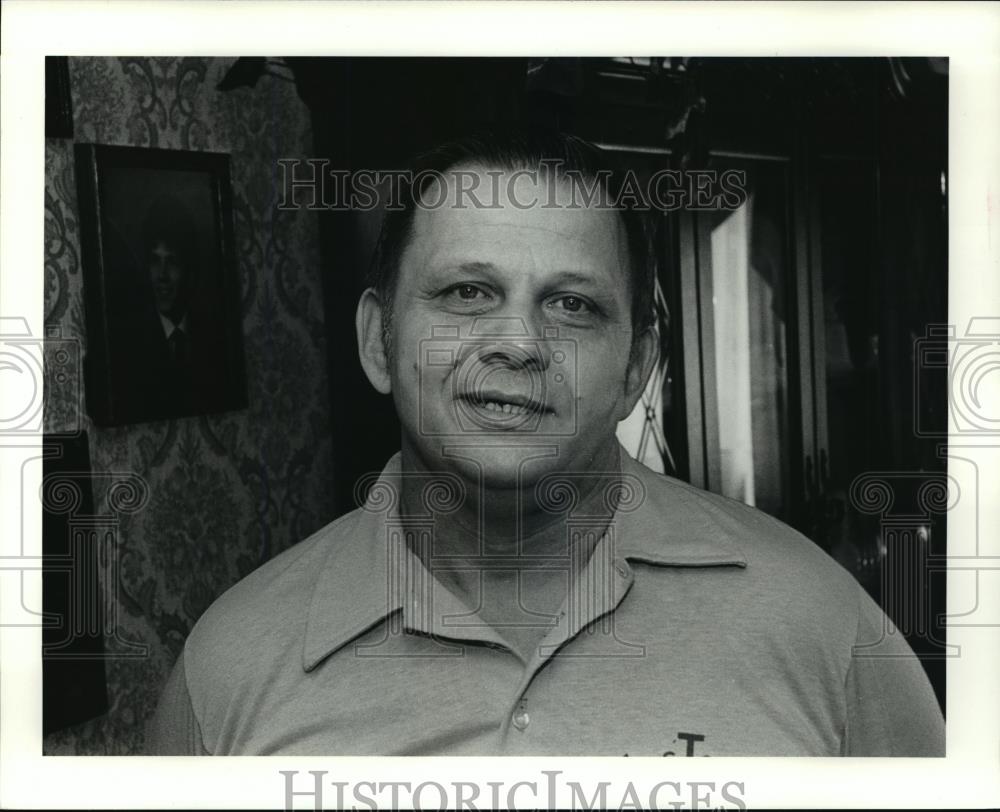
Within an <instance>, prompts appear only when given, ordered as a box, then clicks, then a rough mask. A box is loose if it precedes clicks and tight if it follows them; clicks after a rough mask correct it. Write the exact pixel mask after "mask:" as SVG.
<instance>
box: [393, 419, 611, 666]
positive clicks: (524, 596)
mask: <svg viewBox="0 0 1000 812" xmlns="http://www.w3.org/2000/svg"><path fill="white" fill-rule="evenodd" d="M525 453H526V454H530V453H531V452H530V451H528V450H526V452H525ZM535 453H536V454H537V452H535ZM463 470H465V469H463ZM402 474H403V475H402V477H401V479H400V485H401V494H400V501H399V513H400V519H401V520H402V522H403V524H404V526H405V525H406V523H407V518H408V517H409V518H412V519H413V520H414V531H415V532H414V533H413V534H408V535H412V537H413V538H414V539H417V538H426V533H425V529H426V527H427V521H428V519H429V518H430V516H429V513H428V507H427V506H428V501H429V500H428V498H427V494H428V492H429V491H428V487H434V485H435V484H437V485H440V486H441V491H440V492H445V491H449V490H450V491H451V492H455V491H457V492H459V493H464V497H463V498H461V499H458V500H456V502H457V503H458V504H457V507H456V505H455V504H450V505H447V507H446V508H445V509H442V510H439V511H436V512H433V530H432V532H431V544H430V545H429V547H428V546H427V545H426V544H419V545H412V544H411V549H412V551H413V552H414V553H415V554H416V555H417V556H418V557H419V558H420V559H421V561H422V562H423V564H424V566H425V567H426V568H427V569H428V570H429V571H430V572H432V573H433V574H434V577H435V578H436V579H437V580H438V581H440V582H441V583H443V584H444V585H445V586H447V587H448V588H449V589H451V590H452V591H453V592H455V593H456V594H457V595H459V596H460V597H462V598H463V599H465V600H466V601H467V602H468V603H469V604H470V605H471V606H479V610H478V611H479V613H480V615H481V616H482V617H483V618H484V619H485V620H486V622H488V623H489V624H490V625H493V626H495V627H496V628H497V630H498V631H499V632H500V633H501V634H502V635H505V629H506V630H507V632H509V631H510V629H511V627H512V625H514V626H516V625H517V622H518V618H519V617H520V616H521V608H520V607H521V606H522V604H523V601H527V602H528V604H529V605H531V606H533V607H536V608H538V609H539V610H540V611H544V612H553V613H554V612H555V611H557V610H558V608H559V606H560V605H561V604H562V602H563V600H564V599H565V596H566V590H567V588H568V586H569V583H570V582H571V581H572V579H573V578H575V576H576V575H577V574H578V572H579V571H580V570H581V569H582V568H583V567H584V566H585V565H586V564H587V562H588V561H589V560H590V556H591V554H592V552H593V550H594V547H595V546H596V544H597V543H598V541H599V540H600V538H601V536H602V535H603V532H604V530H605V529H606V527H607V525H608V524H610V522H611V520H612V518H613V515H614V511H615V507H616V500H615V498H614V497H615V494H616V493H617V488H616V485H617V484H618V483H619V482H620V479H621V449H620V446H619V445H618V443H617V440H615V438H614V437H612V438H611V442H610V443H609V444H608V446H607V447H606V448H604V449H603V450H602V452H601V453H600V454H598V455H595V458H594V460H593V461H591V463H590V464H589V466H588V468H587V470H572V471H558V470H556V472H555V473H551V468H550V473H549V474H548V476H545V477H542V478H539V477H537V476H534V477H531V478H530V479H528V478H526V481H525V483H524V485H523V486H522V487H519V488H489V487H483V486H482V483H481V482H479V481H473V480H472V478H470V477H466V478H463V479H462V481H461V483H462V487H460V488H455V487H454V484H455V482H454V474H453V473H448V474H444V473H437V474H435V473H434V472H432V471H429V470H428V467H427V466H425V465H421V464H420V461H419V459H416V458H415V455H413V454H408V453H407V450H406V448H405V444H404V453H403V455H402ZM449 480H451V482H450V484H449ZM581 516H585V517H586V523H587V525H588V528H589V529H590V530H591V531H590V532H587V533H582V534H579V533H578V534H575V536H573V537H572V538H571V529H572V523H571V522H570V520H571V519H573V518H576V517H581ZM567 575H568V576H569V578H567ZM483 590H486V593H488V597H484V593H483ZM506 636H508V637H509V638H510V639H513V640H514V641H515V643H514V645H515V649H519V648H524V645H525V642H524V640H521V639H519V638H517V637H516V636H514V637H511V635H510V634H506ZM529 642H530V643H531V644H533V643H534V642H537V641H535V640H530V641H529ZM529 648H530V646H529Z"/></svg>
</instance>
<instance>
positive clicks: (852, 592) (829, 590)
mask: <svg viewBox="0 0 1000 812" xmlns="http://www.w3.org/2000/svg"><path fill="white" fill-rule="evenodd" d="M626 471H629V472H631V473H633V474H635V475H636V476H637V478H638V479H639V480H640V481H641V483H642V487H643V494H642V496H643V500H644V502H643V505H642V507H641V510H642V511H643V512H644V513H645V514H646V516H645V518H646V521H645V522H644V525H645V526H646V527H648V528H649V530H650V532H651V534H652V535H653V536H654V538H653V539H652V541H651V543H653V544H657V543H658V544H659V545H660V546H661V547H662V548H663V549H664V550H669V548H670V547H671V546H672V545H689V546H690V547H691V548H692V549H699V548H701V549H704V550H706V551H715V552H716V553H717V555H718V556H719V560H720V563H722V562H723V561H725V560H726V559H727V557H728V559H729V560H731V562H732V563H733V564H739V565H740V566H741V567H742V576H743V579H744V581H747V582H756V583H766V584H767V586H768V589H770V590H772V591H774V592H788V593H794V594H796V595H799V596H801V595H811V599H814V600H815V599H820V598H822V597H824V596H825V597H826V598H827V599H829V600H832V601H835V602H836V603H838V604H840V605H841V606H843V607H844V608H845V609H846V608H848V607H850V608H856V606H857V601H858V589H859V586H858V583H857V581H856V580H855V579H854V577H853V576H852V575H851V574H850V573H849V572H848V571H847V570H846V569H844V568H843V567H842V566H841V565H840V564H839V563H838V562H837V561H836V560H835V559H833V558H832V557H831V556H830V555H829V554H827V553H826V552H825V551H824V550H823V549H822V548H821V547H820V546H819V545H818V544H816V543H815V542H814V541H812V540H811V539H809V538H808V537H806V536H805V535H803V534H802V533H800V532H799V531H798V530H796V529H794V528H793V527H791V526H789V525H788V524H786V523H784V522H783V521H780V520H779V519H777V518H775V517H774V516H771V515H770V514H768V513H766V512H764V511H763V510H760V509H759V508H756V507H753V506H750V505H747V504H744V503H743V502H739V501H737V500H735V499H731V498H728V497H725V496H721V495H720V494H716V493H712V492H710V491H705V490H702V489H700V488H697V487H695V486H693V485H690V484H688V483H686V482H682V481H681V480H678V479H675V478H673V477H670V476H666V475H664V474H660V473H657V472H654V471H651V470H650V469H649V468H646V467H645V466H643V465H641V463H638V462H635V461H634V460H633V461H631V464H630V465H628V466H626Z"/></svg>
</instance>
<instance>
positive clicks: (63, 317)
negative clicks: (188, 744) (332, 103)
mask: <svg viewBox="0 0 1000 812" xmlns="http://www.w3.org/2000/svg"><path fill="white" fill-rule="evenodd" d="M232 62H233V60H232V59H205V58H159V57H157V58H131V57H129V58H113V59H112V58H73V59H71V60H70V77H71V86H72V98H73V108H74V128H75V139H76V140H77V141H80V142H94V143H100V144H119V145H131V146H140V147H151V148H170V149H184V150H198V151H203V150H207V151H213V152H227V153H230V154H231V155H232V184H233V198H234V219H235V228H236V243H237V250H238V263H239V274H240V285H241V295H242V314H243V333H244V342H245V343H244V349H245V355H246V364H247V382H248V389H249V407H248V408H247V409H246V410H242V411H238V412H229V413H225V414H220V415H212V416H201V417H195V418H185V419H176V420H170V421H165V422H154V423H142V424H135V425H130V426H124V427H120V428H112V429H108V428H97V427H95V426H93V425H92V424H90V422H89V421H88V420H87V419H86V416H85V415H84V416H83V428H85V429H86V430H87V431H88V432H89V435H90V454H91V463H92V467H93V470H94V471H95V472H134V473H135V474H138V475H140V476H142V477H143V478H144V479H145V480H146V482H147V483H148V486H149V500H148V502H147V503H146V505H145V506H144V507H143V508H142V509H141V510H139V511H138V512H136V513H134V514H132V515H123V516H122V517H121V519H120V524H119V528H120V529H119V534H118V542H117V543H118V554H119V561H120V569H119V577H118V583H117V585H116V586H117V596H116V598H115V600H116V602H117V607H118V615H119V628H120V631H119V634H118V636H119V637H120V638H121V639H124V640H126V641H128V642H129V643H136V644H141V645H145V646H148V652H149V656H147V657H138V658H134V657H133V658H128V657H118V658H114V657H112V658H111V659H109V660H108V662H107V678H108V693H109V701H110V711H109V712H108V713H107V714H106V715H104V716H102V717H100V718H98V719H95V720H92V721H90V722H87V723H84V724H81V725H78V726H76V727H74V728H69V729H66V730H62V731H59V732H57V733H53V734H51V735H49V736H47V737H46V738H45V742H44V750H45V753H46V754H53V755H72V754H99V755H104V754H107V755H125V754H131V753H139V752H141V750H142V745H143V728H144V723H145V722H146V720H147V719H148V718H149V716H150V714H151V713H152V711H153V709H154V708H155V704H156V701H157V698H158V696H159V692H160V689H161V687H162V685H163V683H164V681H165V680H166V677H167V674H168V672H169V669H170V667H171V666H172V664H173V662H174V660H175V659H176V657H177V655H178V653H179V652H180V649H181V646H182V645H183V642H184V639H185V637H186V635H187V633H188V631H189V630H190V628H191V626H192V625H193V624H194V622H195V621H196V620H197V619H198V617H199V616H200V615H201V613H202V612H203V611H204V610H205V609H206V608H207V606H208V605H209V604H210V603H211V602H212V600H214V599H215V598H216V597H217V596H218V595H219V594H221V593H222V592H223V591H224V590H225V589H227V588H228V587H229V586H231V585H232V584H234V583H235V582H236V581H237V580H239V579H240V578H241V577H242V576H243V575H245V574H247V573H248V572H250V571H251V570H252V569H254V568H256V567H257V566H259V565H260V564H261V563H263V562H264V561H266V560H267V559H268V558H270V557H271V556H273V555H275V554H276V553H278V552H280V551H281V550H283V549H285V548H286V547H288V546H290V545H291V544H293V543H295V542H296V541H298V540H300V539H302V538H304V537H305V536H307V535H308V534H309V533H311V532H312V531H314V530H315V529H317V528H319V527H320V526H322V525H323V524H325V523H326V522H328V521H329V520H331V519H332V518H333V516H332V511H331V508H330V504H329V499H328V497H327V494H328V492H329V490H330V488H331V483H332V476H333V473H332V459H331V453H332V452H331V445H330V431H329V428H330V426H329V420H330V409H329V391H328V388H327V376H326V347H325V331H324V325H323V310H322V308H323V306H322V302H323V298H322V285H321V275H320V268H321V264H320V253H319V236H318V232H317V223H316V219H315V215H310V213H309V212H294V211H291V212H289V211H278V210H277V208H276V201H277V196H278V194H279V191H280V184H279V176H278V174H277V169H278V165H277V163H276V161H277V159H278V158H282V157H296V156H309V155H310V154H311V150H312V137H311V130H310V119H309V111H308V109H307V108H306V106H305V105H304V104H303V103H302V102H301V101H300V100H299V98H298V96H297V94H296V91H295V87H294V85H292V84H291V83H288V82H285V81H282V80H280V79H277V78H273V77H264V78H262V79H261V80H260V82H258V84H257V86H256V87H254V88H240V89H237V90H234V91H230V92H226V93H223V92H219V91H218V90H216V84H217V83H218V82H219V80H220V79H221V78H222V76H223V75H225V73H226V71H227V70H228V68H229V67H230V65H231V64H232ZM78 222H79V219H78V214H77V203H76V183H75V176H74V167H73V144H72V142H70V141H66V140H57V139H47V140H46V149H45V318H46V325H47V326H55V325H57V326H58V327H59V329H60V330H61V335H62V337H69V338H74V339H79V340H81V341H82V342H83V343H84V345H85V341H86V332H85V328H84V323H85V322H84V310H83V308H84V305H83V296H82V278H81V270H80V240H79V227H78ZM47 377H48V376H47ZM80 390H81V382H80V381H79V380H78V378H77V377H76V376H70V377H69V378H68V379H66V380H64V381H62V382H59V381H56V380H55V379H53V378H49V379H48V380H47V382H46V396H45V424H46V428H47V430H59V429H65V427H67V426H69V425H72V423H73V420H74V416H75V415H76V414H77V413H78V412H80V411H81V409H80V402H79V398H80V394H79V393H80ZM99 483H100V480H98V482H97V483H95V504H96V505H100V504H101V502H102V498H101V497H102V494H101V493H99V492H97V491H98V488H99V487H100V484H99ZM108 586H109V585H108V584H105V588H108ZM106 646H107V647H108V649H109V650H110V651H111V652H112V653H113V652H115V651H116V650H117V651H119V652H121V651H122V650H123V649H122V645H121V644H120V643H118V642H116V641H115V640H110V639H109V640H107V641H106ZM126 648H127V647H126Z"/></svg>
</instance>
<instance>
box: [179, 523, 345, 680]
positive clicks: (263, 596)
mask: <svg viewBox="0 0 1000 812" xmlns="http://www.w3.org/2000/svg"><path fill="white" fill-rule="evenodd" d="M359 513H360V511H358V510H355V511H352V512H351V513H347V514H345V515H343V516H341V517H340V518H338V519H335V520H334V521H332V522H330V523H329V524H327V525H325V526H324V527H322V528H320V529H319V530H317V531H316V532H315V533H313V534H312V535H311V536H308V537H307V538H305V539H303V540H302V541H300V542H298V543H297V544H294V545H293V546H291V547H290V548H288V549H287V550H285V551H284V552H282V553H279V554H278V555H277V556H275V557H274V558H272V559H271V560H269V561H267V562H265V563H264V564H262V565H261V566H260V567H258V568H257V569H255V570H254V571H253V572H251V573H250V574H248V575H246V576H245V577H244V578H243V579H241V580H240V581H239V582H237V583H236V584H235V585H233V586H232V587H230V588H229V589H228V590H226V592H224V593H223V594H222V595H221V596H220V597H218V598H217V599H216V600H215V602H214V603H212V605H211V606H209V608H208V609H207V610H206V611H205V613H204V614H203V615H202V616H201V617H200V618H199V619H198V622H197V623H196V624H195V626H194V628H193V629H192V630H191V634H190V635H189V636H188V640H187V647H186V649H185V651H186V654H185V656H186V658H187V659H188V661H189V662H190V661H191V660H197V659H198V658H199V657H200V656H201V655H203V654H204V655H210V656H211V658H212V659H213V660H215V661H218V660H219V659H220V658H222V659H223V660H224V659H225V657H226V655H227V654H231V655H232V656H236V657H238V656H239V652H240V650H241V648H242V649H245V647H246V641H247V640H248V639H251V640H252V639H256V640H258V641H261V642H266V641H268V639H269V638H274V637H277V636H282V637H285V638H286V639H291V638H293V637H294V638H298V639H301V634H300V633H296V629H295V627H296V626H297V625H299V624H304V623H305V620H306V617H307V616H308V612H309V607H310V604H311V601H312V595H313V591H314V589H315V587H316V583H317V580H318V579H319V576H320V574H321V572H322V571H323V570H324V568H326V567H327V566H329V565H330V558H331V556H334V555H336V553H337V550H338V549H339V548H340V547H342V546H343V545H345V544H349V543H350V542H351V541H352V540H353V538H354V535H355V532H354V531H355V529H356V527H357V522H358V517H359ZM230 649H232V651H230ZM259 653H260V652H259V651H258V652H257V654H258V655H259Z"/></svg>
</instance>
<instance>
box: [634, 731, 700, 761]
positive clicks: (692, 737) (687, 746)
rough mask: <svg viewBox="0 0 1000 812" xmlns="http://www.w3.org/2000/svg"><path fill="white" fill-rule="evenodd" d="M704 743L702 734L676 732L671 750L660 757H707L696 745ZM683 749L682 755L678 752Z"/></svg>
mask: <svg viewBox="0 0 1000 812" xmlns="http://www.w3.org/2000/svg"><path fill="white" fill-rule="evenodd" d="M703 741H705V735H704V734H703V733H683V732H678V734H677V738H676V739H674V740H673V741H672V742H671V744H672V745H673V749H671V750H665V751H664V752H663V753H662V755H664V756H707V755H708V753H706V752H704V750H703V749H699V748H698V747H697V745H698V744H699V743H700V742H703ZM681 749H683V751H684V752H683V753H681V752H678V751H679V750H681ZM622 755H624V756H628V753H623V754H622Z"/></svg>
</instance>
